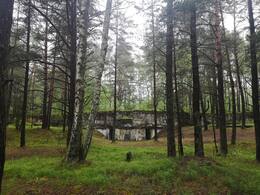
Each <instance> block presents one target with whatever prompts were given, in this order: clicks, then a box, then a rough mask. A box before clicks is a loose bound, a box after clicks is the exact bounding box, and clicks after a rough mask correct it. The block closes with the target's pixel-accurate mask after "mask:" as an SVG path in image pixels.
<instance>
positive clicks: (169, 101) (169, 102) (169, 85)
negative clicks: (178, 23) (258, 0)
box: [166, 0, 176, 157]
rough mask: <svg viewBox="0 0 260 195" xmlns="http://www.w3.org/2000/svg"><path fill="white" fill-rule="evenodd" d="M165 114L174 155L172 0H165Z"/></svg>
mask: <svg viewBox="0 0 260 195" xmlns="http://www.w3.org/2000/svg"><path fill="white" fill-rule="evenodd" d="M166 44H167V45H166V116H167V151H168V157H175V156H176V146H175V136H174V133H175V132H174V117H173V114H174V113H173V74H172V72H173V62H172V58H173V55H172V52H173V49H172V46H173V0H168V1H167V35H166Z"/></svg>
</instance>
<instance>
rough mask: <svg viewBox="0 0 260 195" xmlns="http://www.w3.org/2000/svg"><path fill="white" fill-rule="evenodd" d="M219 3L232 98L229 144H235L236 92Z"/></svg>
mask: <svg viewBox="0 0 260 195" xmlns="http://www.w3.org/2000/svg"><path fill="white" fill-rule="evenodd" d="M219 3H220V13H221V20H222V26H223V37H224V39H225V41H226V44H225V49H226V55H227V63H228V76H229V81H230V87H231V96H232V139H231V144H233V145H235V144H236V134H237V133H236V132H237V129H236V125H237V111H236V92H235V82H234V79H233V75H232V64H231V60H230V53H229V48H228V43H227V40H226V29H225V23H224V16H223V10H222V6H221V2H219Z"/></svg>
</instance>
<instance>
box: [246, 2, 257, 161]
mask: <svg viewBox="0 0 260 195" xmlns="http://www.w3.org/2000/svg"><path fill="white" fill-rule="evenodd" d="M247 3H248V16H249V25H250V26H249V28H250V55H251V74H252V101H253V115H254V124H255V139H256V160H257V161H258V162H260V113H259V92H258V90H259V84H258V71H257V58H256V32H255V19H254V12H253V3H252V0H248V1H247Z"/></svg>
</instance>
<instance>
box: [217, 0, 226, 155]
mask: <svg viewBox="0 0 260 195" xmlns="http://www.w3.org/2000/svg"><path fill="white" fill-rule="evenodd" d="M215 12H216V13H215V19H216V25H215V28H216V29H215V32H216V57H215V58H216V64H217V75H218V102H219V128H220V152H221V154H222V155H227V152H228V148H227V132H226V113H225V99H224V79H223V63H222V49H221V30H220V16H219V13H220V4H219V1H218V0H216V1H215Z"/></svg>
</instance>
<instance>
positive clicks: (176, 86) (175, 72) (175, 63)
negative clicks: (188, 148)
mask: <svg viewBox="0 0 260 195" xmlns="http://www.w3.org/2000/svg"><path fill="white" fill-rule="evenodd" d="M173 40H174V41H173V55H174V56H173V69H174V84H175V85H174V86H175V101H176V115H177V123H178V152H179V156H180V157H182V156H183V155H184V151H183V143H182V123H181V115H180V102H179V89H178V81H177V60H176V59H177V56H176V41H175V38H174V37H173Z"/></svg>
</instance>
